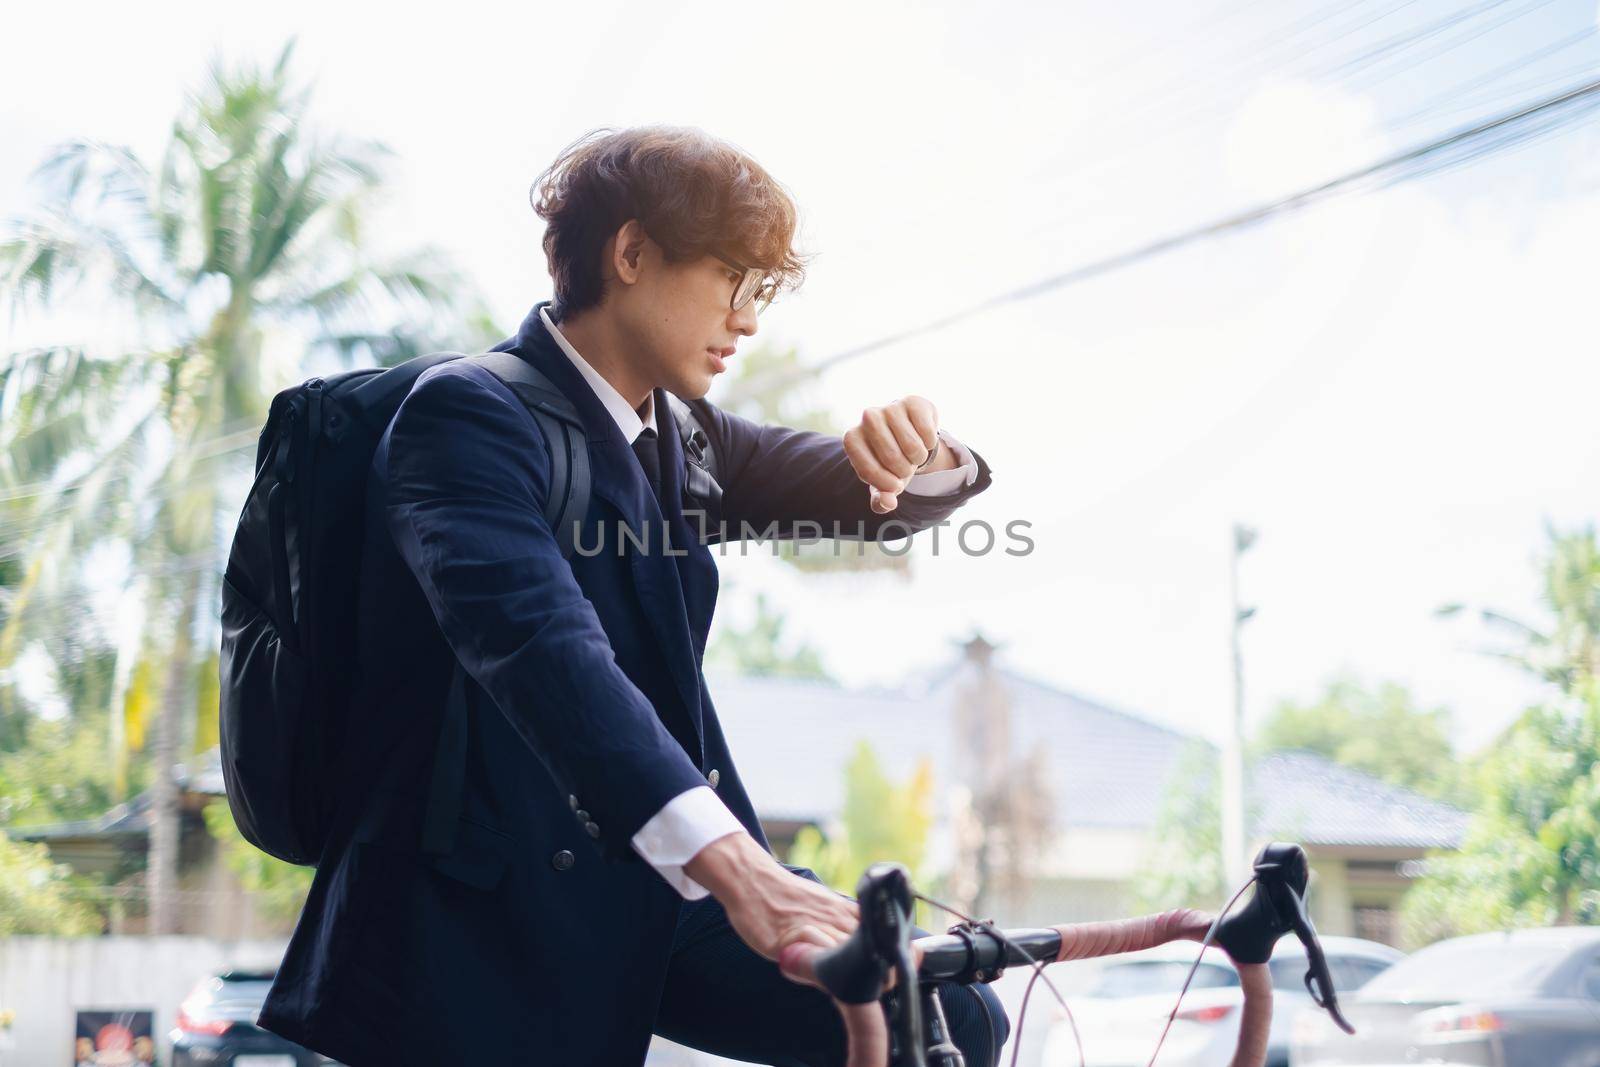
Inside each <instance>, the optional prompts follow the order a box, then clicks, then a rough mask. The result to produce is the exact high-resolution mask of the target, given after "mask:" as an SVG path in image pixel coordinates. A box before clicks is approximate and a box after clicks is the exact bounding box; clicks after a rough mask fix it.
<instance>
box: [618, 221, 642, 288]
mask: <svg viewBox="0 0 1600 1067" xmlns="http://www.w3.org/2000/svg"><path fill="white" fill-rule="evenodd" d="M649 240H650V237H649V235H648V234H646V233H645V232H644V227H643V226H642V225H640V223H639V220H638V219H629V220H628V221H627V222H624V223H623V224H622V228H621V229H619V230H618V231H617V235H616V237H614V238H613V239H612V241H611V269H612V270H613V271H615V272H616V276H617V281H619V282H621V283H622V284H623V285H632V284H633V283H634V282H636V281H638V280H639V273H640V270H641V267H642V264H643V262H644V246H645V243H646V242H647V241H649Z"/></svg>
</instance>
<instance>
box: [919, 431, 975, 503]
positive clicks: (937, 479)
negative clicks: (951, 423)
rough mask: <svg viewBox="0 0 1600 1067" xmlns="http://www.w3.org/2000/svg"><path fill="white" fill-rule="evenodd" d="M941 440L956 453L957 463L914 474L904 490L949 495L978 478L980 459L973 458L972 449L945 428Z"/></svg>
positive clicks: (922, 494)
mask: <svg viewBox="0 0 1600 1067" xmlns="http://www.w3.org/2000/svg"><path fill="white" fill-rule="evenodd" d="M939 440H941V441H943V442H944V443H945V447H946V448H948V449H950V451H952V452H954V453H955V454H956V464H957V465H956V466H954V467H951V468H950V469H949V470H945V471H929V472H928V473H926V474H913V475H912V476H911V480H910V481H909V482H907V483H906V487H905V489H903V490H902V492H906V493H915V494H916V495H917V496H949V495H951V494H952V493H959V492H960V491H961V490H962V489H965V488H966V487H967V486H969V485H971V484H972V483H973V482H975V481H977V480H978V461H977V460H975V459H973V458H972V451H971V449H969V448H967V446H966V445H964V444H962V443H961V442H960V441H957V440H956V439H955V437H953V436H952V435H951V434H949V433H948V432H946V431H944V430H940V431H939Z"/></svg>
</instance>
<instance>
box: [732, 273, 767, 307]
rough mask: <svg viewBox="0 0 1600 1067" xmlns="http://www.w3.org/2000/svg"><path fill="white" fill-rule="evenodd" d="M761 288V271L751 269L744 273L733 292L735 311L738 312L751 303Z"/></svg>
mask: <svg viewBox="0 0 1600 1067" xmlns="http://www.w3.org/2000/svg"><path fill="white" fill-rule="evenodd" d="M760 287H761V271H760V270H759V269H757V268H755V267H751V268H750V269H749V270H747V271H745V272H744V277H743V278H741V279H739V284H738V286H737V287H736V288H735V289H734V291H733V310H735V311H738V310H739V309H740V308H742V307H744V306H745V305H746V304H748V303H750V298H751V297H753V296H755V295H756V291H757V290H758V289H759V288H760Z"/></svg>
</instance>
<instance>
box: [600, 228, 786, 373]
mask: <svg viewBox="0 0 1600 1067" xmlns="http://www.w3.org/2000/svg"><path fill="white" fill-rule="evenodd" d="M624 232H626V230H625V231H624ZM635 250H636V252H637V255H636V257H633V256H632V255H631V253H632V252H633V251H635ZM623 254H624V255H625V256H629V257H630V258H629V259H628V261H627V262H628V267H627V268H625V269H631V268H634V267H635V266H636V269H637V275H636V277H635V279H634V282H633V284H631V285H624V286H618V287H617V290H618V291H617V293H616V296H617V307H616V310H617V313H618V315H619V319H620V321H621V322H622V324H623V327H624V329H625V331H626V332H627V334H628V336H629V340H630V344H631V347H632V351H633V356H634V360H635V363H634V365H635V366H636V367H638V368H639V370H640V371H641V372H642V373H643V374H644V375H646V376H647V377H648V378H649V380H650V382H651V384H652V385H659V386H660V387H662V388H663V389H666V390H667V391H668V392H670V393H674V394H676V395H677V396H679V397H681V398H683V399H686V400H694V399H698V398H700V397H703V396H705V395H706V393H707V392H709V391H710V389H711V383H712V382H713V381H714V380H715V379H716V377H717V375H719V374H722V373H724V372H725V371H726V370H727V369H728V364H729V362H730V360H731V359H732V358H733V355H734V349H735V346H736V345H737V344H738V342H739V338H740V337H749V336H752V335H753V334H754V333H755V332H756V302H755V301H753V300H752V301H750V302H749V303H747V304H746V305H745V306H744V307H742V308H740V309H739V310H738V311H734V310H733V308H732V307H731V306H730V301H731V299H732V296H733V291H734V288H735V287H736V286H737V285H738V284H739V279H740V275H739V272H738V271H736V270H734V269H733V268H732V267H729V266H728V265H727V264H726V263H723V262H722V261H721V260H719V259H717V257H715V256H712V255H705V256H701V257H700V258H699V259H695V260H686V261H683V262H681V263H669V262H668V261H667V260H666V257H665V256H664V255H663V254H662V251H661V248H660V247H659V246H658V245H656V243H655V242H654V241H651V240H649V238H648V237H646V238H643V239H642V240H640V241H639V242H637V244H636V245H629V246H625V248H624V252H623Z"/></svg>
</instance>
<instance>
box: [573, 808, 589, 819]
mask: <svg viewBox="0 0 1600 1067" xmlns="http://www.w3.org/2000/svg"><path fill="white" fill-rule="evenodd" d="M572 814H574V815H576V816H577V817H578V821H579V822H588V821H589V813H588V812H586V811H584V810H583V809H582V808H579V809H578V810H577V811H575V812H573V813H572Z"/></svg>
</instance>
